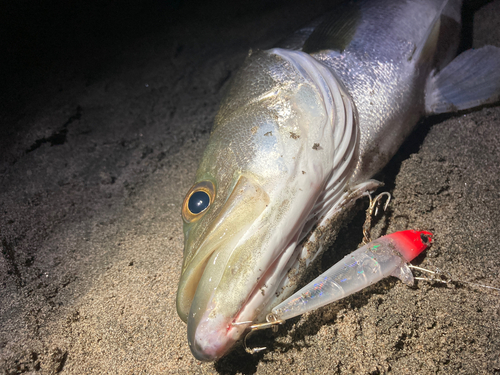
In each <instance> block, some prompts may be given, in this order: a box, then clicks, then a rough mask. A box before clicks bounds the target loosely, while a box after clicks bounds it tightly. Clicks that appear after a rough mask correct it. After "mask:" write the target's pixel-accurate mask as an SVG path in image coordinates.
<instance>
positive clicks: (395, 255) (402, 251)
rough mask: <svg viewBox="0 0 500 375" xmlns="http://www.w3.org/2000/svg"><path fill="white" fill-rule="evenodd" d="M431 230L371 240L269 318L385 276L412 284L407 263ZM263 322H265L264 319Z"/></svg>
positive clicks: (304, 309)
mask: <svg viewBox="0 0 500 375" xmlns="http://www.w3.org/2000/svg"><path fill="white" fill-rule="evenodd" d="M432 236H433V235H432V233H430V232H426V231H416V230H405V231H401V232H396V233H392V234H389V235H386V236H383V237H380V238H379V239H377V240H374V241H372V242H370V243H368V244H366V245H364V246H362V247H360V248H359V249H357V250H355V251H354V252H352V253H351V254H349V255H347V256H346V257H345V258H344V259H342V260H341V261H340V262H338V263H337V264H335V265H334V266H333V267H331V268H330V269H328V270H327V271H326V272H324V273H323V274H321V275H320V276H318V277H317V278H316V279H314V280H313V281H312V282H310V283H309V284H307V285H306V286H305V287H303V288H302V289H300V290H299V291H298V292H296V293H295V294H293V295H292V296H291V297H289V298H288V299H286V300H285V301H283V302H282V303H280V304H279V305H277V306H275V307H274V308H273V309H272V312H271V314H269V316H268V322H273V321H284V320H287V319H290V318H293V317H295V316H298V315H301V314H304V313H306V312H308V311H312V310H315V309H317V308H319V307H322V306H324V305H327V304H329V303H332V302H334V301H337V300H339V299H342V298H344V297H347V296H348V295H350V294H353V293H355V292H358V291H360V290H361V289H364V288H366V287H367V286H369V285H372V284H374V283H376V282H378V281H380V280H382V279H383V278H385V277H387V276H395V277H397V278H399V279H400V280H401V281H403V282H404V283H405V284H407V285H410V286H411V285H413V282H414V278H413V274H412V272H411V270H410V267H409V266H408V262H410V261H412V260H413V259H414V258H415V257H417V256H418V255H419V254H420V253H421V252H422V251H424V250H425V249H426V248H427V247H428V246H429V245H430V244H431V242H432ZM264 324H266V323H264Z"/></svg>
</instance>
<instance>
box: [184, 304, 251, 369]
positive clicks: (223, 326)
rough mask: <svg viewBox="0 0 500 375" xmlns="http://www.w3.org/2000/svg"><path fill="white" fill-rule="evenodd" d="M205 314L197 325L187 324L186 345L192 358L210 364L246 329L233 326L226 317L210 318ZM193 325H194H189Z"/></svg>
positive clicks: (229, 347)
mask: <svg viewBox="0 0 500 375" xmlns="http://www.w3.org/2000/svg"><path fill="white" fill-rule="evenodd" d="M208 315H209V314H207V313H205V314H204V316H203V318H202V319H201V320H200V322H199V323H198V324H196V322H188V343H189V348H190V349H191V353H193V356H194V357H195V358H196V359H197V360H199V361H204V362H211V361H215V360H217V359H219V358H220V357H222V356H223V355H225V354H226V353H227V352H228V351H229V350H230V349H231V348H232V347H233V346H234V344H235V342H236V341H237V340H238V339H239V338H240V336H241V334H242V333H243V332H244V330H245V328H246V327H242V326H233V325H232V324H231V322H232V320H233V319H231V318H228V317H223V316H221V315H218V316H216V317H214V318H210V317H209V316H208ZM189 323H194V324H189Z"/></svg>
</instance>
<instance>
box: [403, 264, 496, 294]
mask: <svg viewBox="0 0 500 375" xmlns="http://www.w3.org/2000/svg"><path fill="white" fill-rule="evenodd" d="M408 267H410V268H413V269H416V270H419V271H421V272H427V273H429V274H430V276H429V277H415V280H423V281H431V282H432V281H437V282H439V283H443V284H453V283H463V284H469V285H474V286H478V287H481V288H486V289H493V290H499V291H500V288H495V287H494V286H489V285H483V284H478V283H473V282H470V281H464V280H458V279H454V278H452V277H451V275H450V273H449V272H446V275H445V274H444V272H443V271H442V270H440V269H439V268H436V271H431V270H428V269H426V268H422V267H417V266H414V265H412V264H409V265H408Z"/></svg>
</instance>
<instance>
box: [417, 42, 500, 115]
mask: <svg viewBox="0 0 500 375" xmlns="http://www.w3.org/2000/svg"><path fill="white" fill-rule="evenodd" d="M499 100H500V48H498V47H495V46H484V47H482V48H479V49H471V50H467V51H465V52H463V53H461V54H460V55H459V56H457V57H456V58H455V59H454V60H453V61H452V62H451V63H449V64H448V65H447V66H446V67H445V68H444V69H443V70H441V71H440V72H439V73H438V74H436V75H435V76H433V77H431V78H430V79H429V82H428V83H427V87H426V97H425V109H426V111H427V113H428V114H438V113H446V112H456V111H459V110H463V109H468V108H474V107H478V106H481V105H485V104H490V103H495V102H497V101H499Z"/></svg>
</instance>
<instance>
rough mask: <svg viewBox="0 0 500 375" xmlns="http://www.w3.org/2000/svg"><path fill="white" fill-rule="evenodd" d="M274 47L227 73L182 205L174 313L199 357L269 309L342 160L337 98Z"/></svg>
mask: <svg viewBox="0 0 500 375" xmlns="http://www.w3.org/2000/svg"><path fill="white" fill-rule="evenodd" d="M281 51H282V50H278V49H275V50H269V51H261V52H256V53H254V54H251V55H250V56H249V57H248V58H247V60H246V61H245V63H244V65H243V67H242V68H241V69H240V71H239V72H238V73H237V74H236V75H235V77H234V78H233V80H232V83H231V85H230V87H229V90H228V93H227V95H226V97H225V99H224V100H223V102H222V104H221V107H220V109H219V112H218V114H217V116H216V118H215V121H214V127H213V129H212V132H211V135H210V139H209V142H208V145H207V147H206V149H205V152H204V155H203V157H202V160H201V162H200V165H199V168H198V170H197V173H196V179H195V183H194V185H193V186H192V188H191V189H190V190H189V192H188V193H187V195H186V197H185V200H184V202H183V206H182V216H183V220H184V237H185V242H184V260H183V266H182V273H181V278H180V282H179V287H178V292H177V311H178V314H179V316H180V317H181V319H182V320H184V321H185V322H187V325H188V343H189V346H190V349H191V351H192V353H193V355H194V356H195V357H196V358H197V359H199V360H203V361H212V360H215V359H217V358H220V357H221V356H222V355H224V354H225V353H226V352H227V351H228V350H229V349H230V348H231V347H232V346H233V344H234V343H235V342H236V341H237V340H238V339H240V337H241V336H242V334H243V333H244V332H245V330H246V329H247V328H248V327H249V325H250V324H251V322H255V321H257V320H259V319H262V317H263V316H265V314H267V313H268V312H269V311H270V310H271V308H272V307H273V306H271V305H270V301H272V300H273V298H274V297H275V294H276V291H277V290H276V289H277V288H278V286H279V283H280V281H281V280H282V279H283V277H284V275H286V273H287V271H288V269H289V266H290V262H292V261H293V260H294V258H293V257H294V256H295V258H296V254H294V250H295V248H296V247H297V244H298V242H299V240H300V239H301V236H303V233H302V232H303V228H304V223H305V222H306V219H307V218H308V217H309V215H310V214H311V210H312V208H313V206H314V204H315V202H316V201H317V199H318V196H320V195H321V193H322V191H323V190H324V187H325V183H326V181H328V178H329V177H331V175H332V171H333V170H334V169H335V160H336V158H337V159H339V160H340V159H342V160H343V159H345V155H343V154H342V152H344V151H342V152H340V151H339V147H340V148H342V147H343V146H340V145H342V144H344V143H345V141H346V139H347V138H349V139H348V141H349V142H348V143H349V144H350V145H351V146H352V144H356V141H353V140H352V139H350V138H352V137H351V135H345V130H339V126H340V127H341V126H344V125H345V124H344V125H342V124H341V123H342V122H344V123H345V121H342V118H341V117H342V116H344V112H345V106H344V104H343V99H345V98H343V97H341V96H340V95H337V101H340V102H341V104H342V105H339V104H337V105H335V103H334V101H335V95H334V94H332V93H331V92H330V91H331V89H330V88H329V87H328V83H327V82H324V81H325V79H324V78H323V77H322V74H326V73H325V72H322V71H320V72H318V70H321V69H323V68H322V67H315V69H316V70H314V69H313V68H311V67H310V66H309V65H308V64H313V65H314V64H317V63H316V62H314V61H310V59H312V58H311V57H310V56H308V55H305V54H303V55H305V56H302V55H301V53H300V52H297V56H295V55H293V56H292V57H290V56H284V55H283V53H282V52H281ZM300 59H302V60H304V59H305V60H304V61H305V62H304V61H302V60H300ZM296 60H300V61H299V62H297V61H296ZM339 111H341V112H342V111H344V112H342V114H340V115H339ZM339 116H340V118H339ZM344 127H347V126H344ZM339 132H340V133H342V134H341V136H340V139H339V134H340V133H339ZM336 133H338V134H336ZM336 135H337V136H336ZM342 137H344V141H343V142H344V143H343V142H342V139H341V138H342ZM352 147H354V146H352ZM352 147H351V148H352ZM343 148H346V147H343Z"/></svg>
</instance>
